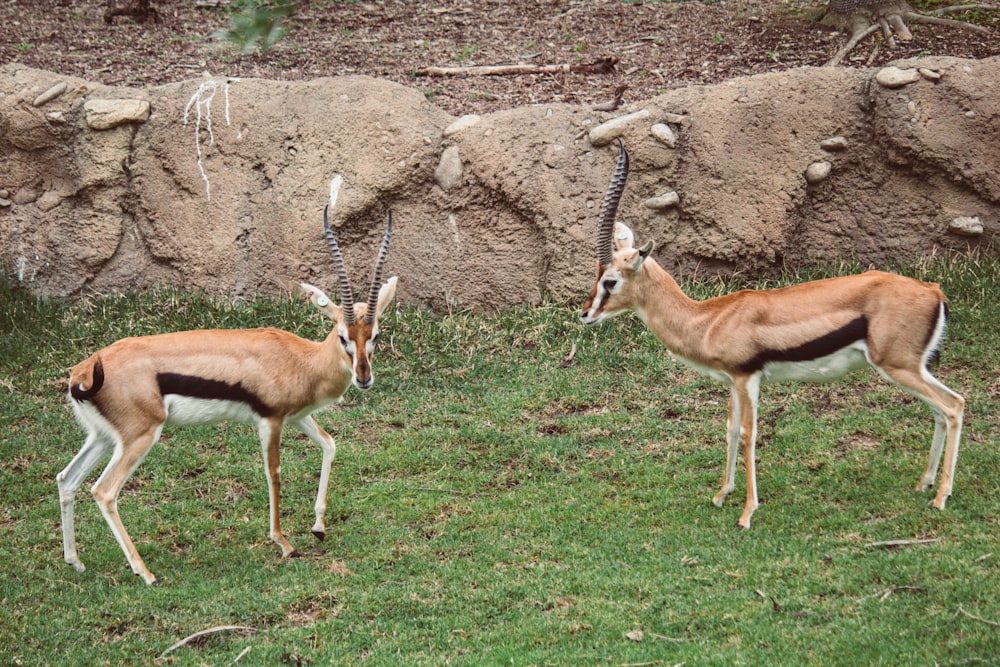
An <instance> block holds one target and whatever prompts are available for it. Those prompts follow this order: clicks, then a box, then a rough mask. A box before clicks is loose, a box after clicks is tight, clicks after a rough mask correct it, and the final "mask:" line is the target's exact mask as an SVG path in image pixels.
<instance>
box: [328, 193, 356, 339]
mask: <svg viewBox="0 0 1000 667" xmlns="http://www.w3.org/2000/svg"><path fill="white" fill-rule="evenodd" d="M342 182H343V179H342V178H341V177H340V174H337V175H336V176H334V177H333V180H331V181H330V203H329V204H327V205H326V207H325V208H324V209H323V233H324V234H325V235H326V242H327V243H328V244H329V246H330V250H331V252H333V267H334V268H335V269H337V283H338V284H339V285H340V306H341V308H343V310H344V322H345V323H347V324H348V325H352V324H354V296H353V295H352V294H351V282H350V281H349V280H348V279H347V269H346V268H344V256H343V255H342V254H341V252H340V246H339V245H337V238H336V237H335V236H334V235H333V230H332V229H330V218H329V212H330V207H331V206H334V205H335V204H336V203H337V195H338V194H339V193H340V184H341V183H342Z"/></svg>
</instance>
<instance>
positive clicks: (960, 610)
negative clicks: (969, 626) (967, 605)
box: [955, 605, 1000, 628]
mask: <svg viewBox="0 0 1000 667" xmlns="http://www.w3.org/2000/svg"><path fill="white" fill-rule="evenodd" d="M959 614H961V615H962V616H966V617H968V618H971V619H972V620H973V621H979V622H980V623H985V624H986V625H992V626H993V627H994V628H1000V623H997V622H996V621H991V620H989V619H987V618H982V617H980V616H976V615H975V614H970V613H969V612H967V611H965V609H963V608H962V605H958V611H957V612H955V616H958V615H959Z"/></svg>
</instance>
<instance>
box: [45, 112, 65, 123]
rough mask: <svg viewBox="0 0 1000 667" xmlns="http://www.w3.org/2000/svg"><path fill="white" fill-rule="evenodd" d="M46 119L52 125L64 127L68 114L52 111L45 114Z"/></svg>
mask: <svg viewBox="0 0 1000 667" xmlns="http://www.w3.org/2000/svg"><path fill="white" fill-rule="evenodd" d="M45 119H46V120H48V121H49V122H50V123H55V124H56V125H63V124H65V123H66V114H64V113H63V112H62V111H50V112H48V113H47V114H45Z"/></svg>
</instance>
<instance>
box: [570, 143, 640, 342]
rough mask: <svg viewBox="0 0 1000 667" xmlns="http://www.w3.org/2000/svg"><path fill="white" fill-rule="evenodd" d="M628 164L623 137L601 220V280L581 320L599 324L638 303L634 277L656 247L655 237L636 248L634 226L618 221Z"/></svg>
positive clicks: (586, 322)
mask: <svg viewBox="0 0 1000 667" xmlns="http://www.w3.org/2000/svg"><path fill="white" fill-rule="evenodd" d="M628 168H629V158H628V151H626V150H625V144H624V143H623V142H622V140H621V139H619V140H618V164H617V165H615V171H614V173H613V174H612V176H611V184H610V185H609V186H608V192H607V194H605V195H604V202H603V203H602V204H601V213H600V217H599V218H598V222H597V282H595V283H594V287H593V288H592V289H591V290H590V296H588V297H587V300H586V301H584V303H583V308H582V311H581V313H580V320H581V321H582V322H583V323H584V324H596V323H598V322H600V321H602V320H604V319H607V318H609V317H612V316H614V315H618V314H620V313H624V312H626V311H628V310H631V309H632V308H633V307H634V304H635V295H634V294H633V293H632V278H634V277H635V276H636V275H638V273H639V272H640V271H642V263H643V262H644V261H645V260H646V258H647V257H648V256H649V254H650V253H651V252H652V251H653V242H652V241H649V242H647V243H646V244H645V245H644V246H642V247H641V248H635V247H634V242H635V237H634V235H633V234H632V230H631V229H629V228H628V227H626V226H625V225H623V224H622V223H620V222H615V216H616V215H617V213H618V202H619V201H620V200H621V198H622V192H623V191H624V190H625V181H626V180H628Z"/></svg>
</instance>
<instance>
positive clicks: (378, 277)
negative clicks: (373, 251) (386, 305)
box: [365, 211, 392, 324]
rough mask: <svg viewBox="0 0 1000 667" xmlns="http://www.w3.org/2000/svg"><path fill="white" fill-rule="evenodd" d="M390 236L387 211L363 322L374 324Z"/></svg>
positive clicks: (390, 227)
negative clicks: (386, 220)
mask: <svg viewBox="0 0 1000 667" xmlns="http://www.w3.org/2000/svg"><path fill="white" fill-rule="evenodd" d="M390 236H392V211H389V226H388V227H386V230H385V236H384V237H383V238H382V247H381V248H379V251H378V259H377V260H375V274H374V275H373V276H372V288H371V290H370V291H369V292H368V310H366V311H365V322H367V323H368V324H374V323H375V307H376V306H377V305H378V293H379V290H380V289H381V287H382V267H383V266H384V265H385V256H386V255H387V254H388V253H389V237H390Z"/></svg>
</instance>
